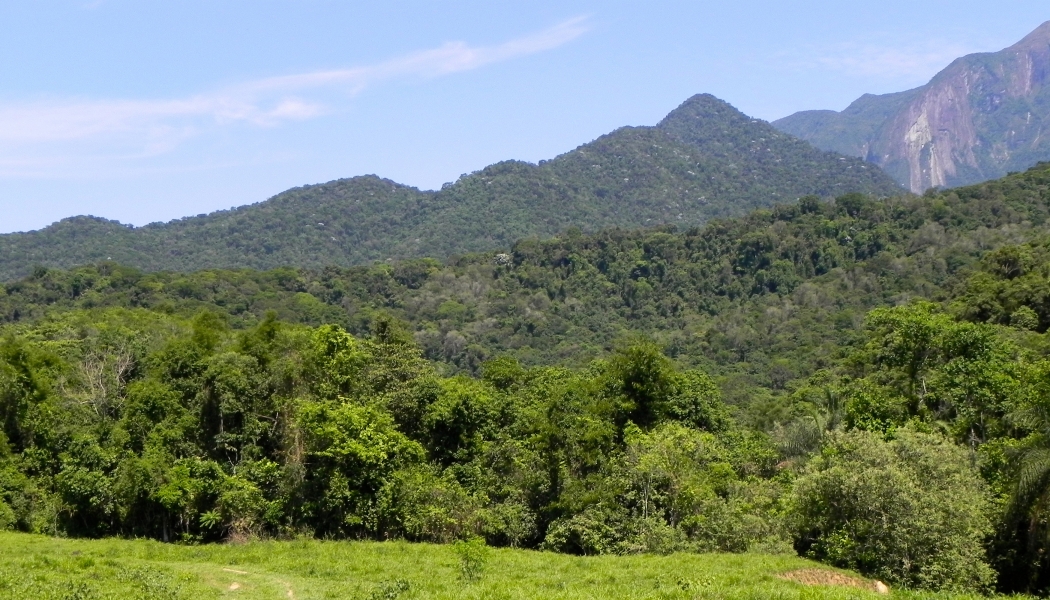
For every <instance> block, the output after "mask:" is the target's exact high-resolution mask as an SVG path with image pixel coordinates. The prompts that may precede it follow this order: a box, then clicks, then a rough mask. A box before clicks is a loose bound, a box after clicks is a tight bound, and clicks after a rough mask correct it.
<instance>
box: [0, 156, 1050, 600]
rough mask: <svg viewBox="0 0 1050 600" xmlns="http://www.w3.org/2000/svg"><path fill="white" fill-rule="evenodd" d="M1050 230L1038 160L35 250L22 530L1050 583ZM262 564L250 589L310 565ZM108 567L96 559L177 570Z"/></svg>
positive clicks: (9, 332) (1, 405)
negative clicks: (380, 249) (519, 215)
mask: <svg viewBox="0 0 1050 600" xmlns="http://www.w3.org/2000/svg"><path fill="white" fill-rule="evenodd" d="M1048 256H1050V164H1041V165H1039V166H1037V167H1036V168H1033V169H1031V170H1029V171H1028V172H1025V173H1021V174H1015V175H1012V176H1008V177H1006V178H1004V179H1001V180H997V181H993V182H988V183H984V184H981V185H977V186H972V187H966V188H959V189H955V190H950V191H947V192H942V193H939V194H927V195H923V196H905V197H898V198H890V199H884V200H876V199H872V198H870V197H866V196H864V195H862V194H844V195H841V196H838V197H836V198H835V199H834V201H833V202H830V203H825V202H821V201H820V199H819V198H818V197H816V196H807V197H804V198H802V199H800V200H799V201H797V202H794V203H790V204H783V205H778V206H775V207H773V208H772V209H759V210H756V211H753V212H752V213H750V214H748V215H746V216H744V217H738V218H732V219H724V220H715V221H713V222H711V223H708V224H707V225H705V226H703V227H697V228H690V229H687V230H685V231H681V232H679V231H677V230H675V229H673V228H671V227H667V226H663V227H659V228H649V229H644V230H631V231H626V230H621V229H609V230H603V231H601V232H598V233H595V234H584V233H582V232H579V231H569V232H568V233H567V234H566V235H565V236H564V237H563V238H561V239H553V240H546V241H540V240H523V241H520V242H518V243H516V244H514V246H513V248H512V249H511V250H510V251H509V252H507V253H497V251H492V250H490V251H488V252H485V253H476V254H468V255H460V256H457V257H454V258H451V259H449V260H448V261H447V262H445V263H441V262H439V261H436V260H433V259H412V260H406V261H391V262H382V263H379V264H374V265H371V266H357V267H350V268H339V267H326V268H323V269H307V268H298V269H294V268H282V269H275V270H270V271H256V270H248V269H245V270H205V271H199V272H194V273H177V272H158V273H144V272H142V271H139V270H136V269H132V268H128V267H122V266H120V265H117V264H114V263H112V262H107V263H102V264H99V265H95V266H83V267H77V268H75V269H72V270H65V271H63V270H48V269H43V268H41V269H37V270H36V271H34V273H33V274H31V275H30V276H28V277H25V278H23V279H20V280H18V281H16V282H13V283H10V284H4V285H0V319H2V320H3V322H4V323H3V324H2V325H0V529H15V530H18V531H22V532H31V533H39V534H48V535H59V536H71V537H105V536H120V537H129V538H150V539H153V540H158V541H182V542H186V543H189V544H206V543H208V542H218V541H222V540H251V539H259V538H264V539H265V538H269V539H286V538H296V539H298V540H299V541H297V542H295V543H296V544H299V545H300V547H301V546H306V545H309V544H310V543H309V542H306V541H303V538H304V537H314V538H319V539H326V540H335V539H355V540H373V541H382V540H392V539H397V540H407V541H416V542H436V543H449V544H459V545H455V546H453V549H452V550H451V551H452V553H454V554H456V555H458V556H462V557H466V558H464V559H463V560H464V563H463V564H464V565H468V566H467V567H464V569H470V570H472V571H471V572H473V573H474V576H471V577H470V578H471V579H472V580H473V581H475V582H477V581H478V580H477V578H476V577H475V576H476V575H477V574H478V573H479V572H480V571H479V569H478V568H477V565H478V564H479V563H478V557H479V556H486V555H488V554H486V553H491V552H496V551H492V550H488V549H486V548H485V545H486V544H487V545H489V546H496V547H502V548H529V549H538V550H545V551H553V552H560V553H565V554H575V555H597V554H612V555H625V554H674V553H677V554H675V556H676V557H678V558H674V559H673V560H692V559H691V558H687V555H692V554H702V553H712V552H719V553H735V554H744V555H751V556H753V555H754V554H756V553H758V554H775V555H778V556H780V557H781V558H777V559H767V560H768V561H770V562H772V561H774V560H778V561H779V560H794V559H793V558H788V557H790V556H792V555H797V556H801V557H806V558H811V559H815V560H818V561H820V562H822V563H824V564H827V565H831V566H834V567H840V568H850V569H853V570H856V571H858V572H860V573H863V574H864V575H865V576H867V577H871V578H875V579H879V580H881V581H884V582H886V583H888V584H890V585H892V586H894V587H896V588H906V589H922V590H926V591H947V590H952V591H963V590H965V591H969V592H973V593H986V592H989V591H992V590H994V589H999V590H1002V591H1028V592H1039V593H1043V594H1046V593H1047V592H1050V578H1048V576H1050V569H1048V568H1047V556H1048V554H1047V553H1046V548H1047V544H1046V542H1045V540H1047V539H1050V537H1048V536H1047V531H1050V522H1048V520H1047V516H1048V515H1047V512H1046V506H1047V503H1046V501H1045V498H1047V497H1050V487H1047V485H1046V484H1045V482H1046V481H1050V479H1045V478H1043V477H1042V476H1041V475H1039V474H1040V473H1050V465H1047V464H1046V462H1045V460H1042V462H1040V461H1041V458H1042V457H1045V456H1046V455H1047V444H1048V443H1050V440H1048V439H1047V437H1046V436H1045V435H1044V432H1045V431H1047V430H1048V429H1047V427H1048V425H1047V422H1046V421H1047V417H1046V415H1050V410H1048V407H1047V399H1048V398H1050V393H1048V392H1047V390H1048V389H1050V342H1048V339H1050V334H1048V333H1047V331H1048V330H1050V301H1048V292H1047V287H1046V284H1045V282H1046V281H1047V276H1048V273H1050V271H1048V269H1047V267H1046V264H1047V257H1048ZM1017 461H1022V463H1018V462H1017ZM1018 465H1023V466H1024V469H1019V468H1018ZM1040 469H1041V471H1040ZM1033 472H1034V473H1036V475H1038V477H1035V478H1030V477H1028V476H1027V475H1026V473H1033ZM466 540H473V541H466ZM106 543H110V544H116V542H106ZM114 547H115V546H114ZM150 547H151V548H154V549H153V550H150V551H149V553H148V554H150V555H152V556H157V555H158V554H159V553H163V552H167V550H165V549H164V548H165V547H163V546H156V545H154V546H150ZM328 547H331V546H328ZM402 547H404V548H409V546H402ZM269 548H270V549H271V553H272V552H274V551H277V550H274V549H276V548H278V546H276V545H271V546H269ZM415 548H418V547H415ZM111 551H112V550H111ZM217 551H219V550H217V549H216V547H214V546H203V547H200V548H199V549H198V552H199V554H198V555H197V556H198V557H201V558H202V559H203V558H206V557H207V556H208V554H209V553H211V552H217ZM407 551H408V550H406V552H407ZM438 551H439V552H448V551H449V550H448V549H440V550H438ZM81 552H83V550H81ZM498 552H503V551H498ZM457 553H458V554H457ZM268 555H269V554H268ZM34 556H35V554H34ZM531 556H543V555H531ZM33 560H36V559H33ZM241 560H243V561H244V564H242V565H240V566H238V565H233V566H231V567H229V568H232V569H234V571H236V573H234V574H235V575H238V576H242V577H243V576H245V575H251V574H258V578H257V579H252V580H247V579H246V581H239V580H236V579H234V580H232V581H233V582H237V583H239V584H240V585H242V586H246V585H252V582H255V583H254V585H271V584H272V583H273V582H274V581H291V580H292V578H294V577H295V576H294V574H291V573H288V572H287V571H276V570H274V571H272V573H274V574H276V573H281V574H282V575H285V574H287V576H288V578H284V579H280V580H276V579H271V578H268V576H265V575H264V573H265V572H266V570H264V569H254V568H244V567H248V566H250V564H249V563H250V560H249V559H248V558H247V557H242V559H241ZM559 560H560V559H559ZM576 560H580V559H576ZM583 560H590V559H583ZM638 560H660V559H655V558H652V559H642V558H639V559H638ZM718 560H722V559H718ZM725 560H727V561H747V560H749V559H747V558H746V556H745V557H739V558H728V557H727V558H725ZM203 562H210V561H208V560H205V561H203ZM288 562H289V561H287V560H286V561H282V564H287V563H288ZM344 562H346V561H344ZM351 562H352V561H351ZM79 564H80V563H78V562H73V563H70V566H71V567H72V566H77V565H79ZM84 564H85V565H87V566H86V567H85V569H87V570H89V572H90V575H87V576H86V577H92V579H90V580H81V579H77V578H73V580H72V581H69V583H70V584H74V585H82V587H84V588H85V589H87V588H88V587H90V586H92V585H94V583H92V582H98V581H112V578H113V577H116V579H117V581H116V583H119V584H122V585H125V586H126V585H140V584H141V585H146V583H142V582H143V581H146V580H148V581H149V582H152V583H149V585H158V586H159V585H161V583H163V582H168V583H171V581H172V580H171V579H170V578H165V577H162V576H159V575H157V574H156V573H151V574H150V575H149V576H148V577H147V576H145V575H142V572H141V571H119V570H108V569H109V567H115V566H117V565H119V563H117V564H116V565H115V564H110V563H105V564H104V565H103V567H102V568H101V569H100V570H97V571H91V570H90V569H91V567H93V566H94V563H89V562H85V563H84ZM256 564H258V563H256ZM573 564H576V563H573ZM726 564H732V563H731V562H730V563H726ZM736 564H742V563H739V562H738V563H736ZM470 565H473V566H470ZM19 568H22V567H19ZM201 568H203V569H210V568H211V567H210V566H208V565H202V567H201ZM17 572H18V571H16V573H17ZM462 572H467V571H466V570H464V571H462ZM209 573H211V571H209ZM316 573H317V571H314V572H312V573H311V574H316ZM3 577H4V573H3V572H2V571H0V581H5V580H4V579H3ZM107 578H109V579H107ZM715 579H717V577H716V576H715V575H712V580H715ZM212 580H214V576H212ZM296 580H297V581H299V582H300V584H303V583H305V584H306V585H311V583H310V581H311V580H302V579H296ZM6 581H8V582H13V583H14V584H15V585H21V584H22V578H21V577H19V576H17V575H15V576H12V577H8V578H7V579H6ZM34 581H40V582H42V583H41V585H43V582H46V581H48V580H46V579H41V580H34ZM225 581H226V583H225V584H224V585H232V583H229V581H230V580H225ZM429 581H430V580H428V582H429ZM763 581H769V579H763ZM313 583H314V584H317V585H323V584H321V583H318V582H316V581H314V582H313ZM592 583H593V582H592ZM775 583H776V584H777V585H779V586H785V585H788V584H787V583H782V582H780V581H776V582H775ZM165 585H167V584H165ZM412 585H415V583H414V582H413V583H412ZM420 585H423V584H420ZM427 585H430V584H429V583H428V584H427ZM525 585H527V586H530V587H532V586H535V585H536V582H535V581H534V580H530V582H529V583H527V584H525ZM706 585H708V584H703V585H702V586H701V587H702V588H703V589H699V590H698V589H694V588H693V584H692V583H688V582H687V585H686V587H687V588H688V589H680V591H682V592H688V594H690V595H687V597H695V596H700V597H703V596H704V594H705V593H706V591H705V590H706V587H705V586H706ZM9 586H10V585H9ZM23 587H24V586H23ZM14 589H23V588H14ZM92 589H93V588H92ZM227 589H228V588H227ZM422 589H430V588H420V591H422ZM632 589H634V588H632ZM785 589H789V590H790V589H794V588H785ZM362 591H363V592H364V593H369V591H368V590H362ZM387 591H389V590H387ZM650 591H651V588H650ZM666 591H667V592H668V593H667V594H664V593H661V594H660V595H661V596H669V597H675V595H674V594H675V593H677V592H674V591H673V590H672V589H668V590H666ZM85 593H87V592H85ZM380 593H386V591H381V592H380ZM456 593H458V592H456ZM580 593H581V594H585V593H584V592H582V591H581V592H580ZM605 593H607V594H614V593H616V592H615V590H611V591H610V590H606V591H605ZM732 593H733V590H732V589H729V590H711V594H710V595H711V596H713V597H724V596H726V595H729V597H732V595H731V594H732ZM800 593H801V592H800ZM748 594H750V595H751V596H752V597H754V596H755V595H756V594H757V595H762V594H763V592H762V591H754V592H751V591H749V592H747V593H745V594H744V596H743V597H747V596H748ZM373 597H374V596H373ZM406 597H410V596H409V595H406ZM424 597H425V596H424ZM807 597H808V596H807Z"/></svg>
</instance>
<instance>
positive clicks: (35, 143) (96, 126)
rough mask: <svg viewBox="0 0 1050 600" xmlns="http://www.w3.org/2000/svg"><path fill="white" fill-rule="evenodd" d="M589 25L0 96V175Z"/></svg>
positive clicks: (148, 146)
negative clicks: (240, 77) (195, 90)
mask: <svg viewBox="0 0 1050 600" xmlns="http://www.w3.org/2000/svg"><path fill="white" fill-rule="evenodd" d="M588 29H589V25H588V20H587V18H586V17H578V18H575V19H572V20H569V21H565V22H562V23H559V24H557V25H555V26H553V27H550V28H548V29H545V30H543V31H539V32H536V33H533V34H530V35H526V36H524V37H520V38H517V39H513V40H510V41H507V42H504V43H502V44H498V45H494V46H471V45H469V44H467V43H464V42H450V43H447V44H444V45H442V46H439V47H437V48H432V49H429V50H423V51H420V52H415V53H412V54H408V55H405V56H401V57H397V58H393V59H391V60H387V61H383V62H380V63H377V64H373V65H366V66H359V67H353V68H347V69H337V70H329V71H317V72H309V73H299V74H292V75H283V76H278V77H270V78H265V79H259V80H255V81H248V82H244V83H241V84H238V85H233V86H227V87H223V88H221V89H216V90H212V91H210V92H206V93H201V94H195V95H191V96H187V97H183V98H167V99H70V98H58V99H54V98H52V99H38V100H35V101H28V102H21V103H5V104H0V176H2V175H7V176H11V175H15V174H33V172H34V171H37V170H46V169H49V168H53V167H54V166H55V165H56V164H57V163H70V162H76V161H77V160H78V157H79V159H84V160H97V159H99V158H100V157H103V156H108V157H110V158H113V159H117V158H123V159H128V158H134V157H144V156H154V155H157V154H161V153H164V152H167V151H169V150H171V149H173V148H175V147H177V146H178V145H179V144H180V143H181V142H183V141H185V140H186V139H189V138H192V137H195V136H198V135H201V134H203V133H206V132H208V131H211V130H214V129H216V128H221V127H224V126H229V125H234V124H243V125H248V126H254V127H268V126H275V125H279V124H281V123H286V122H290V121H301V120H305V119H311V118H315V117H318V116H321V115H324V114H327V113H330V112H332V111H334V110H338V109H339V106H338V101H337V100H335V101H333V100H332V97H333V96H332V92H337V93H338V97H340V98H344V99H345V98H346V97H347V96H348V95H349V96H352V95H354V94H358V93H360V92H362V91H364V90H365V89H367V88H369V87H371V86H374V85H377V84H380V83H382V82H384V81H390V80H395V79H403V78H420V79H430V78H436V77H442V76H446V75H450V74H454V73H460V72H464V71H470V70H473V69H478V68H481V67H484V66H487V65H492V64H495V63H499V62H502V61H507V60H511V59H514V58H519V57H524V56H528V55H532V54H537V53H540V52H544V51H547V50H552V49H554V48H557V47H559V46H562V45H564V44H566V43H569V42H571V41H572V40H574V39H576V38H578V37H580V36H581V35H583V34H584V33H586V32H587V31H588ZM333 102H334V104H333ZM32 165H36V167H35V168H34V167H32Z"/></svg>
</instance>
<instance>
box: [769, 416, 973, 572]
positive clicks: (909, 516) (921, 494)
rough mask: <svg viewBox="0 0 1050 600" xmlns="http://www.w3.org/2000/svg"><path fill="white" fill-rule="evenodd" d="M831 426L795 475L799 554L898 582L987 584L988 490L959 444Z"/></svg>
mask: <svg viewBox="0 0 1050 600" xmlns="http://www.w3.org/2000/svg"><path fill="white" fill-rule="evenodd" d="M895 435H896V438H895V439H893V440H891V441H886V440H884V439H883V438H882V437H881V436H880V435H878V434H876V433H872V432H866V431H852V432H849V433H835V434H831V435H830V436H829V437H828V441H827V443H826V444H825V446H824V449H823V451H822V453H821V455H820V456H819V457H818V458H817V459H815V460H814V461H813V462H812V463H811V464H810V466H809V471H808V473H807V474H806V475H804V476H803V477H802V478H801V479H799V480H798V481H797V482H796V485H795V488H794V490H793V493H792V498H791V501H790V509H789V511H790V518H791V523H792V526H793V528H794V531H795V533H796V540H795V543H796V549H798V550H799V551H800V553H801V554H804V555H808V556H811V557H813V558H816V559H818V560H822V561H825V562H828V563H831V564H833V565H835V566H838V567H843V568H849V569H855V570H858V571H860V572H862V573H864V574H866V575H869V576H872V577H877V578H879V579H882V580H885V581H888V582H892V583H894V584H896V585H899V586H903V587H914V588H927V589H938V590H959V591H985V590H988V589H990V587H991V586H992V584H993V583H994V581H993V580H994V575H993V572H992V569H991V568H990V567H989V566H988V564H987V562H986V557H985V551H984V547H983V543H984V541H985V539H986V538H987V537H988V536H989V535H990V534H991V532H992V527H991V522H990V520H989V518H988V516H987V513H988V512H989V510H990V497H989V493H988V491H987V489H986V488H985V486H984V484H983V482H982V481H981V479H980V478H979V476H978V474H977V473H976V472H975V471H974V469H973V468H972V467H971V464H970V459H969V457H968V456H967V453H966V451H965V449H963V448H960V447H957V446H954V445H952V444H951V443H949V442H947V441H945V440H943V439H941V438H938V437H935V436H932V435H926V434H920V433H916V432H913V431H910V430H907V429H900V430H897V432H896V434H895Z"/></svg>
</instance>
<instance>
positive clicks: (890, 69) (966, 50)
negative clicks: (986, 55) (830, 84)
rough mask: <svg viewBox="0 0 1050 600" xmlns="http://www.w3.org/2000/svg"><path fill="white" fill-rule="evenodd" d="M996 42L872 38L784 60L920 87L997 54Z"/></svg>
mask: <svg viewBox="0 0 1050 600" xmlns="http://www.w3.org/2000/svg"><path fill="white" fill-rule="evenodd" d="M999 47H1000V46H998V45H997V44H996V42H995V41H990V40H987V39H973V38H972V36H971V37H969V38H966V39H964V40H961V41H960V39H950V38H934V39H922V40H908V39H893V38H891V37H887V36H872V37H870V38H868V39H863V40H854V41H851V42H846V43H837V44H826V45H814V46H810V47H809V48H804V49H801V50H800V51H796V52H793V53H792V54H791V55H787V54H785V55H784V56H782V60H783V61H784V62H785V63H787V64H789V65H791V66H792V67H793V68H796V69H802V70H812V69H817V70H828V71H836V72H839V73H843V74H846V75H850V76H853V77H857V78H864V79H866V80H868V81H870V82H871V84H872V85H874V86H876V87H880V86H883V85H889V86H895V85H921V84H924V83H926V82H927V81H929V79H930V78H931V77H933V76H934V75H936V74H937V73H938V72H940V71H941V70H942V69H944V68H945V67H947V66H948V65H949V64H951V62H952V61H953V60H955V59H956V58H959V57H961V56H965V55H967V54H972V53H974V52H994V51H996V50H998V49H999Z"/></svg>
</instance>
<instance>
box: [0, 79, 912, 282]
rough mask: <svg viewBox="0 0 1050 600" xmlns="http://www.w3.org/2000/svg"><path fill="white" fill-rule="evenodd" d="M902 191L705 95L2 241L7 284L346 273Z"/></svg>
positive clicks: (859, 164)
mask: <svg viewBox="0 0 1050 600" xmlns="http://www.w3.org/2000/svg"><path fill="white" fill-rule="evenodd" d="M901 191H902V190H901V188H900V187H899V186H898V185H897V184H896V182H894V181H893V180H892V179H891V178H890V177H889V176H888V175H886V174H885V173H883V172H882V171H881V170H880V169H879V168H878V167H876V166H874V165H870V164H867V163H865V162H864V161H863V160H860V159H857V158H847V157H844V156H841V155H838V154H834V153H830V152H823V151H820V150H817V149H816V148H814V147H812V146H810V145H809V144H808V143H806V142H803V141H801V140H799V139H796V138H793V137H791V136H790V135H788V134H785V133H781V132H779V131H777V130H776V129H774V128H773V127H772V126H771V125H769V124H768V123H766V122H764V121H759V120H756V119H751V118H750V117H748V116H746V115H744V114H742V113H740V112H739V111H737V110H736V109H735V108H733V107H732V106H730V105H729V104H726V103H725V102H722V101H721V100H718V99H716V98H714V97H712V96H697V97H695V98H692V99H690V100H689V101H687V102H686V103H684V104H683V105H682V106H681V107H679V108H678V109H676V110H675V111H674V112H672V113H671V114H669V115H668V116H667V118H665V119H664V120H663V121H661V122H660V123H659V124H658V125H657V126H655V127H625V128H622V129H619V130H617V131H614V132H612V133H610V134H608V135H605V136H602V137H600V138H599V139H597V140H595V141H593V142H591V143H589V144H585V145H583V146H581V147H579V148H577V149H575V150H573V151H571V152H568V153H566V154H563V155H561V156H559V157H557V158H555V159H553V160H549V161H541V162H540V164H539V165H534V164H530V163H525V162H518V161H507V162H501V163H498V164H495V165H492V166H490V167H487V168H485V169H482V170H481V171H478V172H475V173H471V174H468V175H464V176H463V177H461V178H460V179H459V180H458V181H456V182H454V183H449V184H447V185H445V186H444V187H443V188H442V189H441V190H440V191H436V192H423V191H420V190H418V189H416V188H412V187H407V186H403V185H398V184H396V183H394V182H392V181H389V180H385V179H380V178H378V177H375V176H367V177H356V178H353V179H344V180H339V181H333V182H330V183H326V184H321V185H313V186H305V187H301V188H296V189H292V190H289V191H287V192H284V193H282V194H279V195H278V196H275V197H274V198H272V199H270V200H268V201H266V202H262V203H259V204H255V205H251V206H246V207H241V208H238V209H233V210H229V211H220V212H216V213H212V214H210V215H199V216H197V217H190V218H186V219H182V220H178V221H172V222H170V223H163V224H159V223H158V224H153V225H147V226H145V227H139V228H132V227H127V226H124V225H121V224H120V223H117V222H113V221H106V220H103V219H98V218H93V217H74V218H71V219H66V220H63V221H61V222H59V223H56V224H54V225H52V226H50V227H47V228H45V229H43V230H40V231H35V232H29V233H17V234H9V235H0V281H8V280H11V279H14V278H17V277H21V276H24V275H28V274H29V273H30V272H31V271H32V268H33V267H34V266H35V265H44V266H48V267H63V268H68V267H72V266H75V265H80V264H85V263H90V262H98V261H103V260H115V261H117V262H119V263H121V264H124V265H127V266H133V267H136V268H139V269H142V270H146V271H158V270H178V271H188V270H197V269H207V268H239V267H247V268H253V269H271V268H275V267H282V266H287V265H295V266H298V267H318V268H320V267H326V266H330V265H337V266H344V267H346V266H351V265H359V264H368V263H370V262H372V261H374V260H385V259H389V258H412V257H417V258H418V257H438V258H444V257H447V256H448V255H450V254H455V253H464V252H478V251H487V250H490V249H493V248H499V247H507V246H510V245H511V244H513V243H514V242H515V241H516V240H518V239H520V238H525V237H534V236H540V237H549V236H553V235H556V234H559V233H561V232H563V231H564V230H566V229H567V228H569V227H570V226H573V225H581V224H583V225H584V226H585V227H587V228H589V229H588V231H589V232H593V231H596V230H598V229H601V228H608V227H627V228H633V227H644V226H654V225H657V224H677V225H683V226H693V225H698V224H701V223H704V222H706V221H708V220H710V219H712V218H719V217H728V216H739V215H743V214H744V213H746V212H747V211H748V210H751V209H753V208H758V207H768V206H771V205H773V204H776V203H780V202H785V201H788V202H793V201H795V200H796V199H798V198H799V197H801V196H805V195H810V194H813V195H818V196H821V197H823V198H831V197H834V196H839V195H842V194H844V193H847V192H860V193H865V194H874V195H877V196H889V195H894V194H897V193H900V192H901Z"/></svg>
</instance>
